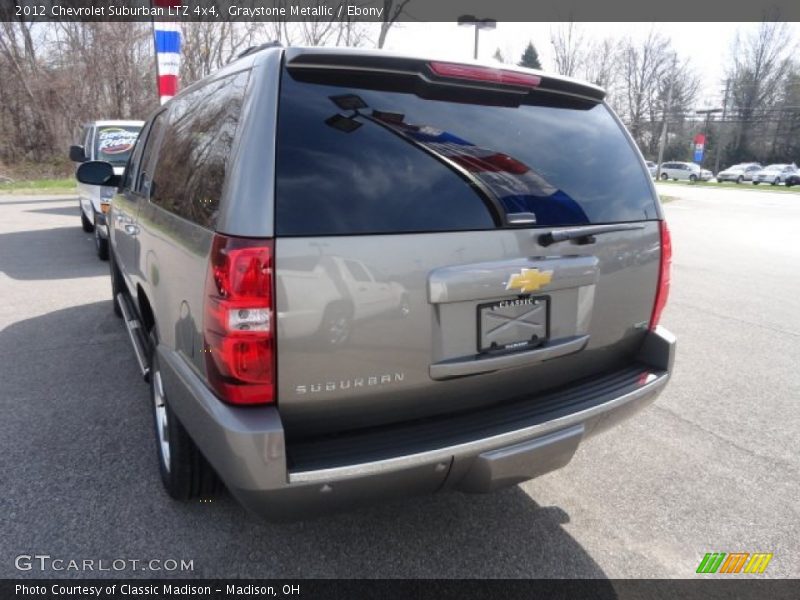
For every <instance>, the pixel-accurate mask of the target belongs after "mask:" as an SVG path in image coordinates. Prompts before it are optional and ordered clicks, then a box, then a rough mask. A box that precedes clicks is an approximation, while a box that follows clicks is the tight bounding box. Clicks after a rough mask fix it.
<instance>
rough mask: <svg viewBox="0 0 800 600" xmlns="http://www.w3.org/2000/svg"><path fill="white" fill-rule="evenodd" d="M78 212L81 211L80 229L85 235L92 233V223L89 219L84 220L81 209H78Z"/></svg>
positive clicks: (84, 216)
mask: <svg viewBox="0 0 800 600" xmlns="http://www.w3.org/2000/svg"><path fill="white" fill-rule="evenodd" d="M78 210H80V211H81V228H82V229H83V230H84V231H85V232H86V233H92V232H93V231H94V223H92V222H91V221H90V220H89V219H87V218H86V215H85V214H84V212H83V208H82V207H80V206H79V207H78Z"/></svg>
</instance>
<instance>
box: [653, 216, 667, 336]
mask: <svg viewBox="0 0 800 600" xmlns="http://www.w3.org/2000/svg"><path fill="white" fill-rule="evenodd" d="M660 233H661V260H660V264H659V268H658V288H657V289H656V299H655V302H654V303H653V314H652V316H651V317H650V329H655V328H656V326H657V325H658V322H659V321H660V320H661V313H662V312H664V307H665V306H666V305H667V298H668V297H669V283H670V270H671V269H672V237H671V236H670V233H669V227H667V222H666V221H661V222H660Z"/></svg>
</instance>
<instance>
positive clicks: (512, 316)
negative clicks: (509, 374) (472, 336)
mask: <svg viewBox="0 0 800 600" xmlns="http://www.w3.org/2000/svg"><path fill="white" fill-rule="evenodd" d="M550 313H551V298H550V296H549V295H541V296H533V295H522V296H516V297H514V298H505V299H503V300H495V301H494V302H485V303H482V304H479V305H478V307H477V330H478V336H477V342H478V353H479V354H495V353H507V352H519V351H522V350H530V349H532V348H536V347H538V346H541V345H543V344H545V343H547V341H548V340H549V339H550ZM523 332H524V333H523ZM528 333H530V334H531V335H530V336H528ZM533 335H535V336H536V338H535V339H534V338H533V337H532V336H533Z"/></svg>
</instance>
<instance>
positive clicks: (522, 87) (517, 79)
mask: <svg viewBox="0 0 800 600" xmlns="http://www.w3.org/2000/svg"><path fill="white" fill-rule="evenodd" d="M292 54H294V56H292ZM286 67H287V68H288V69H289V70H290V71H294V70H296V71H303V72H323V73H324V72H329V73H330V72H331V71H337V70H340V71H349V72H352V73H356V74H366V73H372V74H374V75H388V76H391V75H397V76H404V77H413V78H416V79H419V80H422V81H424V82H427V83H430V84H434V85H444V86H447V85H455V86H459V87H471V88H475V89H483V90H491V91H498V92H509V93H514V94H517V95H520V94H521V95H527V94H528V93H530V92H531V91H533V90H538V91H544V92H551V93H557V94H563V95H566V96H571V97H574V98H577V99H581V100H588V101H591V102H594V103H598V102H602V100H603V98H605V95H606V93H605V90H603V89H601V88H599V87H597V86H594V85H592V84H589V83H583V82H580V81H577V80H573V79H567V78H563V77H560V76H549V75H547V74H546V73H541V72H538V71H531V70H527V69H519V68H508V66H507V65H498V66H496V67H495V66H487V65H480V64H475V63H456V62H451V61H435V60H425V59H421V58H407V57H403V56H396V55H380V54H362V53H341V52H330V51H322V52H314V51H302V52H300V53H297V54H295V53H294V52H291V53H287V62H286Z"/></svg>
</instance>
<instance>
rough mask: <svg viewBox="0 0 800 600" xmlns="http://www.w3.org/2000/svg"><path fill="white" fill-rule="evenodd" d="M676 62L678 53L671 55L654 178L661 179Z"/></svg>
mask: <svg viewBox="0 0 800 600" xmlns="http://www.w3.org/2000/svg"><path fill="white" fill-rule="evenodd" d="M677 62H678V55H677V54H673V55H672V72H671V73H670V76H669V89H668V90H667V104H666V106H665V107H664V126H663V127H662V128H661V139H660V140H659V142H658V167H657V168H656V180H657V181H658V180H660V179H661V163H662V162H663V160H664V146H665V145H666V143H667V119H668V117H669V111H670V110H671V109H672V87H673V86H674V85H675V67H676V63H677Z"/></svg>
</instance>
